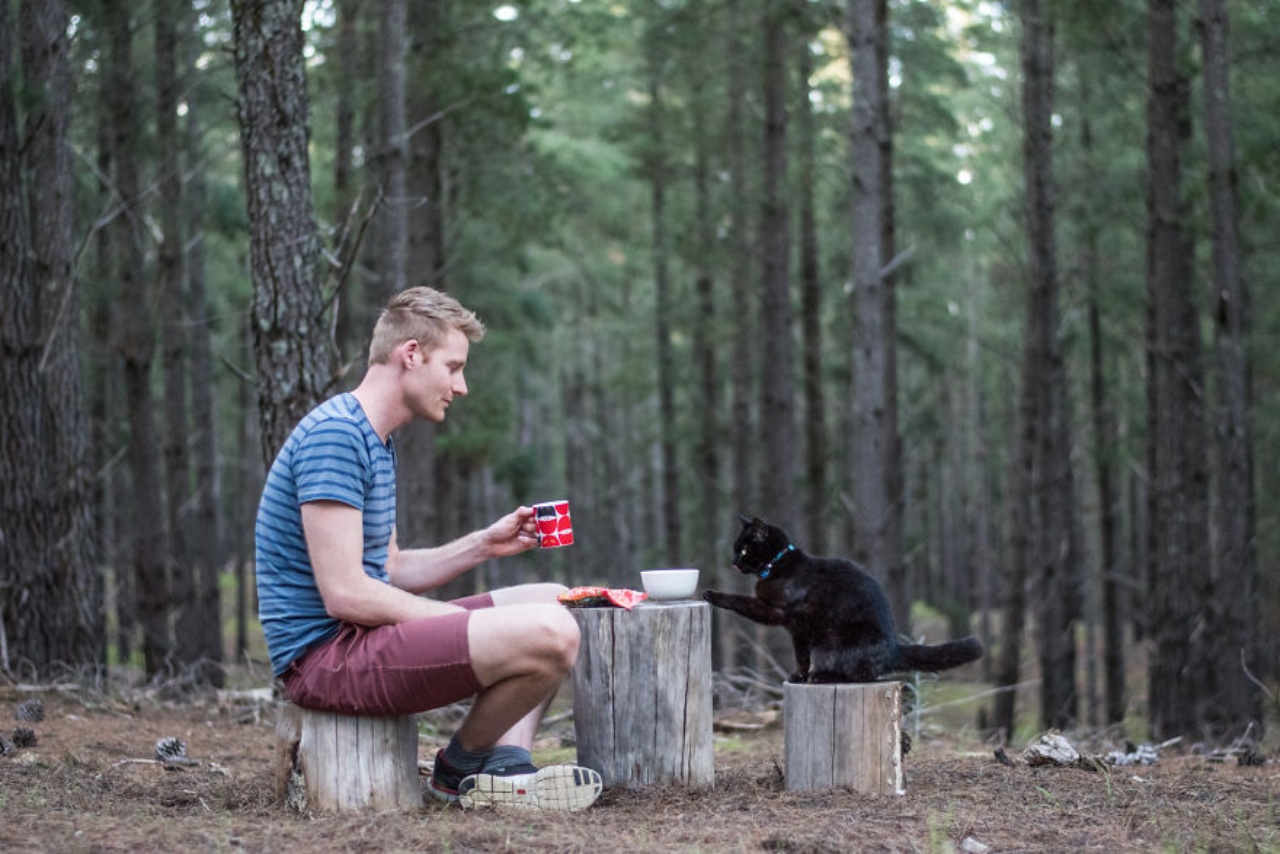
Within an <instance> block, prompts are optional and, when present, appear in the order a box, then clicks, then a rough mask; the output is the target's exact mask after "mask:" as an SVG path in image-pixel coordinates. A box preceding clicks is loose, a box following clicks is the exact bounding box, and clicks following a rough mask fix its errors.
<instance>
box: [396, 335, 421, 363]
mask: <svg viewBox="0 0 1280 854" xmlns="http://www.w3.org/2000/svg"><path fill="white" fill-rule="evenodd" d="M396 355H397V357H398V358H399V359H400V360H401V362H400V363H401V364H402V365H404V366H405V367H406V368H415V367H418V366H419V365H421V364H422V363H423V362H425V361H426V354H425V353H423V352H422V345H421V344H419V343H418V340H417V339H416V338H410V339H409V340H408V341H405V342H403V343H401V344H400V345H399V346H397V347H396Z"/></svg>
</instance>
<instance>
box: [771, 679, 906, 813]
mask: <svg viewBox="0 0 1280 854" xmlns="http://www.w3.org/2000/svg"><path fill="white" fill-rule="evenodd" d="M783 740H784V744H785V747H784V752H785V764H786V777H787V790H788V791H792V792H798V791H809V790H814V789H830V788H841V787H843V788H849V789H853V790H855V791H857V792H861V793H862V794H867V795H901V794H903V793H904V789H903V783H902V683H901V682H871V683H866V684H838V685H808V684H805V685H798V684H794V683H791V682H787V683H785V684H784V685H783Z"/></svg>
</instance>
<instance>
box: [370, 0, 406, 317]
mask: <svg viewBox="0 0 1280 854" xmlns="http://www.w3.org/2000/svg"><path fill="white" fill-rule="evenodd" d="M405 2H406V0H383V2H382V3H381V4H380V6H379V8H380V10H381V12H382V14H381V17H380V18H379V27H380V29H379V33H380V38H379V40H378V42H379V43H378V56H379V64H378V106H379V110H378V117H379V121H380V136H381V138H380V139H379V140H378V148H379V151H380V152H381V155H380V157H379V160H380V166H381V169H380V173H381V175H382V198H381V199H380V202H379V204H380V209H379V211H378V219H377V222H378V226H379V237H380V239H379V241H378V243H379V245H380V247H381V251H380V252H379V253H378V258H377V269H378V273H379V278H380V281H381V285H380V287H379V288H378V292H379V293H380V294H381V297H382V298H381V299H379V300H378V303H379V305H381V304H382V303H383V302H385V301H386V299H387V298H388V297H390V296H391V295H392V294H395V293H399V292H400V291H402V290H404V288H405V287H406V285H407V282H406V272H405V270H406V264H407V261H408V258H407V257H406V256H407V254H408V248H409V198H408V184H407V169H408V161H409V140H408V137H407V136H406V135H405V130H406V122H405V109H406V103H405V30H406V28H407V27H408V11H407V9H406V8H405Z"/></svg>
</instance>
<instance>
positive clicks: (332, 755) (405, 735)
mask: <svg viewBox="0 0 1280 854" xmlns="http://www.w3.org/2000/svg"><path fill="white" fill-rule="evenodd" d="M276 794H277V796H278V797H279V798H280V800H281V801H282V802H283V803H284V804H285V805H286V806H287V807H289V808H290V809H293V810H295V811H298V812H303V811H308V810H311V811H316V812H339V813H341V812H404V811H411V810H417V809H421V808H422V782H421V779H420V778H419V775H418V721H417V717H416V716H415V715H405V716H403V717H372V716H369V717H365V716H353V715H339V714H334V713H333V712H320V711H316V710H314V709H304V708H301V707H299V706H295V705H294V704H292V703H288V702H282V703H281V704H280V705H279V706H278V707H277V710H276Z"/></svg>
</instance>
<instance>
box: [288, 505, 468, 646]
mask: <svg viewBox="0 0 1280 854" xmlns="http://www.w3.org/2000/svg"><path fill="white" fill-rule="evenodd" d="M302 529H303V531H304V532H305V534H306V538H307V553H308V554H309V555H310V557H311V568H312V571H313V572H314V573H315V579H316V586H317V587H318V588H319V589H320V597H321V598H322V599H323V600H324V607H325V610H326V611H328V612H329V615H330V616H331V617H334V618H336V619H339V620H346V621H348V622H352V623H356V624H358V625H362V626H381V625H386V624H389V623H402V622H404V621H405V620H410V619H414V618H417V617H428V616H432V615H436V614H447V613H449V612H451V611H456V610H458V608H457V606H455V605H450V604H448V603H447V602H437V601H434V600H432V599H423V598H421V597H418V596H414V595H412V594H411V593H407V592H405V590H403V589H397V587H393V586H392V585H390V584H383V583H382V582H381V581H378V580H376V579H373V578H370V577H369V576H368V575H365V572H364V551H363V549H364V525H363V518H362V515H361V513H360V511H359V510H357V509H356V508H354V507H352V506H351V505H349V504H343V503H342V502H340V501H308V502H306V503H304V504H303V505H302ZM394 545H395V543H394V540H393V541H392V553H393V554H394ZM388 570H390V566H388ZM460 571H461V570H459V572H460ZM457 574H458V573H454V575H457Z"/></svg>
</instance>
